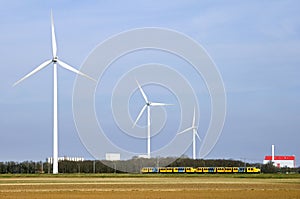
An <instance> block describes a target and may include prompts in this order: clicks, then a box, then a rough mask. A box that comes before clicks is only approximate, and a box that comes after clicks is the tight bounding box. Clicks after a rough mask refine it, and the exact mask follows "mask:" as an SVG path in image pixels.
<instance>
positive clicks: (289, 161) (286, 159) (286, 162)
mask: <svg viewBox="0 0 300 199" xmlns="http://www.w3.org/2000/svg"><path fill="white" fill-rule="evenodd" d="M270 161H271V162H273V165H274V166H275V167H278V168H281V167H289V168H295V167H296V165H295V164H296V157H295V156H294V155H291V156H274V159H273V160H272V156H265V159H264V162H263V163H264V164H267V163H268V162H270Z"/></svg>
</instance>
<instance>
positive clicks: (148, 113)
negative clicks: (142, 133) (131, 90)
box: [132, 81, 172, 158]
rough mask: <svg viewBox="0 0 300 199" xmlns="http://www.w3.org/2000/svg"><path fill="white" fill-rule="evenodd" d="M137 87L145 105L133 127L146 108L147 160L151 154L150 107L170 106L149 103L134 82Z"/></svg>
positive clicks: (140, 88)
mask: <svg viewBox="0 0 300 199" xmlns="http://www.w3.org/2000/svg"><path fill="white" fill-rule="evenodd" d="M136 83H137V85H138V87H139V90H140V92H141V93H142V95H143V98H144V100H145V103H146V104H145V105H144V107H143V108H142V110H141V112H140V113H139V115H138V117H137V118H136V120H135V122H134V124H133V126H132V128H133V127H135V125H136V123H137V122H138V121H139V119H140V117H141V116H142V114H143V113H144V111H145V110H146V108H147V128H148V131H147V132H148V134H147V156H148V158H150V153H151V145H150V142H151V138H150V137H151V132H150V123H151V117H150V109H151V108H150V107H152V106H169V105H172V104H165V103H158V102H150V101H149V100H148V98H147V96H146V94H145V92H144V91H143V89H142V87H141V85H140V84H139V82H138V81H136Z"/></svg>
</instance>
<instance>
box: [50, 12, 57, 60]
mask: <svg viewBox="0 0 300 199" xmlns="http://www.w3.org/2000/svg"><path fill="white" fill-rule="evenodd" d="M51 39H52V56H53V58H54V57H56V54H57V45H56V38H55V30H54V20H53V14H52V10H51Z"/></svg>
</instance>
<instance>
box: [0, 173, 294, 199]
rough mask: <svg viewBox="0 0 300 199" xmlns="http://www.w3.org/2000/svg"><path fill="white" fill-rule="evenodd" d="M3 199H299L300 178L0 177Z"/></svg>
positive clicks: (0, 194)
mask: <svg viewBox="0 0 300 199" xmlns="http://www.w3.org/2000/svg"><path fill="white" fill-rule="evenodd" d="M0 198H11V199H17V198H18V199H19V198H24V199H27V198H28V199H29V198H30V199H33V198H46V199H48V198H49V199H50V198H51V199H52V198H53V199H58V198H61V199H62V198H72V199H73V198H105V199H115V198H122V199H127V198H130V199H138V198H149V199H154V198H157V199H158V198H170V199H171V198H172V199H174V198H189V199H190V198H222V199H223V198H239V199H240V198H253V199H262V198H268V199H269V198H272V199H276V198H300V179H299V178H291V179H257V178H223V177H218V178H214V177H178V178H177V177H172V178H169V177H147V178H144V177H122V178H118V177H111V178H110V177H107V178H95V177H93V178H86V177H76V178H67V177H59V178H51V177H49V178H48V177H47V178H42V177H38V178H30V177H26V178H22V177H16V178H14V177H10V178H0Z"/></svg>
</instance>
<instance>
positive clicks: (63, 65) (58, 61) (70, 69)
mask: <svg viewBox="0 0 300 199" xmlns="http://www.w3.org/2000/svg"><path fill="white" fill-rule="evenodd" d="M57 63H58V64H59V65H60V66H62V67H63V68H65V69H67V70H69V71H72V72H74V73H76V74H78V75H81V76H83V77H86V78H88V79H90V80H93V81H95V82H97V81H96V80H95V79H93V78H91V77H90V76H88V75H86V74H84V73H82V72H80V71H79V70H77V69H75V68H73V67H72V66H70V65H68V64H66V63H64V62H62V61H60V60H57Z"/></svg>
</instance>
